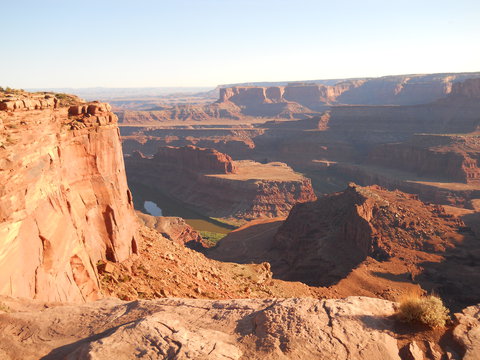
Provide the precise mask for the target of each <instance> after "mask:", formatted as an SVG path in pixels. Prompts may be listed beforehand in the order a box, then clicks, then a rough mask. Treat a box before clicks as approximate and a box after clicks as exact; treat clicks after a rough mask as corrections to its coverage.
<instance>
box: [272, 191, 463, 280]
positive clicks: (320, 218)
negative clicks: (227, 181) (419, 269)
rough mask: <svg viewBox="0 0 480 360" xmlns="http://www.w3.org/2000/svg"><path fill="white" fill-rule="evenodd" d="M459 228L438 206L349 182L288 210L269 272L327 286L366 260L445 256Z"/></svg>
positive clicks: (411, 196)
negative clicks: (421, 254)
mask: <svg viewBox="0 0 480 360" xmlns="http://www.w3.org/2000/svg"><path fill="white" fill-rule="evenodd" d="M462 226H464V224H463V223H462V221H461V220H459V219H456V218H453V217H451V216H447V215H446V214H445V211H444V210H443V208H442V207H439V206H434V205H425V204H424V203H422V202H421V201H419V200H417V198H416V196H415V195H410V194H405V193H401V192H399V191H396V192H389V191H386V190H385V189H382V188H380V187H378V186H371V187H365V188H362V187H359V186H356V185H354V184H351V185H350V186H349V187H348V188H347V189H346V190H345V191H344V192H341V193H335V194H331V195H327V196H325V197H323V198H320V199H318V200H317V201H316V202H312V203H306V204H299V205H296V206H295V207H294V208H293V209H292V211H291V212H290V215H289V216H288V218H287V220H286V221H285V223H284V224H283V225H282V226H281V228H280V229H279V231H278V233H277V234H276V235H275V239H274V242H273V245H272V250H273V249H274V250H275V251H277V252H278V253H279V255H278V260H277V262H276V263H273V264H272V269H273V271H274V273H275V274H276V275H277V276H279V277H280V278H284V279H287V280H297V281H303V282H306V283H307V284H310V285H317V286H318V285H323V286H328V285H332V284H335V283H336V282H338V281H339V280H340V279H342V278H344V277H345V276H346V275H347V274H348V273H349V272H350V271H352V269H354V268H355V267H357V266H358V265H359V264H360V263H361V262H362V261H364V260H365V259H366V258H367V257H371V258H373V259H376V260H377V261H386V260H388V259H390V258H392V257H402V256H403V257H404V259H409V258H412V254H413V253H415V252H417V254H416V255H415V256H414V258H415V257H416V256H419V254H420V253H419V252H420V251H423V252H426V253H428V252H443V251H445V250H446V249H447V248H449V247H451V246H453V244H454V243H452V242H451V240H449V239H453V238H455V237H457V238H458V236H459V235H458V231H459V229H461V227H462ZM455 234H457V235H455ZM416 261H418V260H416Z"/></svg>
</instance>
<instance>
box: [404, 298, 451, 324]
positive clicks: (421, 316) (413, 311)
mask: <svg viewBox="0 0 480 360" xmlns="http://www.w3.org/2000/svg"><path fill="white" fill-rule="evenodd" d="M397 316H398V318H399V319H400V320H401V321H404V322H420V323H422V324H425V325H427V326H429V327H431V328H436V327H442V326H445V324H446V322H447V320H448V319H449V316H448V309H447V308H446V307H445V306H444V305H443V302H442V300H441V299H440V298H438V297H436V296H432V295H430V296H407V297H405V298H403V299H402V300H400V304H399V308H398V311H397Z"/></svg>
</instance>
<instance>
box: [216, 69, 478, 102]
mask: <svg viewBox="0 0 480 360" xmlns="http://www.w3.org/2000/svg"><path fill="white" fill-rule="evenodd" d="M479 77H480V74H479V73H465V74H462V73H460V74H454V73H452V74H431V75H398V76H384V77H380V78H369V79H356V80H349V79H346V80H338V81H336V82H335V83H333V84H332V83H331V81H322V80H318V81H315V82H309V83H301V82H297V83H289V84H286V85H279V86H269V87H268V86H241V85H238V86H231V87H224V88H220V97H219V103H224V102H232V103H234V104H236V105H238V106H252V105H255V104H257V105H258V104H260V103H271V102H281V101H284V102H285V101H291V102H297V103H299V104H301V105H304V106H307V107H309V108H313V109H315V108H317V107H318V106H319V105H325V104H349V105H416V104H427V103H430V102H433V101H436V100H438V99H441V98H443V97H445V96H446V95H448V94H449V93H450V92H452V88H453V91H454V92H459V91H468V92H470V95H471V91H473V92H475V90H474V89H475V85H473V83H474V82H475V81H478V78H479ZM470 79H473V81H472V82H470V81H471V80H470ZM463 80H467V81H469V82H467V83H466V84H465V85H460V86H459V85H457V83H459V82H461V81H463ZM466 88H469V89H470V90H465V89H466Z"/></svg>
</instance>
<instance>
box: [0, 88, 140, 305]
mask: <svg viewBox="0 0 480 360" xmlns="http://www.w3.org/2000/svg"><path fill="white" fill-rule="evenodd" d="M0 104H1V105H0V108H1V109H3V110H1V111H0V184H1V187H0V247H1V251H0V294H4V295H10V296H19V297H26V298H37V299H42V300H49V301H85V300H92V299H95V298H97V297H98V296H99V283H98V275H97V271H96V267H95V265H96V263H97V261H99V260H110V261H122V260H125V259H126V258H127V257H129V256H130V255H131V254H132V253H134V252H135V251H136V240H135V232H136V218H135V214H134V209H133V202H132V197H131V194H130V191H129V189H128V187H127V182H126V177H125V170H124V163H123V157H122V150H121V144H120V138H119V132H118V128H117V124H116V122H117V121H116V116H115V115H114V114H113V113H112V112H110V108H109V105H108V104H102V103H97V102H94V103H88V104H84V103H82V102H81V101H80V100H79V99H78V98H74V97H70V96H66V95H63V94H61V95H58V96H56V95H54V94H27V93H21V94H16V95H15V97H12V96H10V97H5V98H2V99H0ZM67 104H69V105H67Z"/></svg>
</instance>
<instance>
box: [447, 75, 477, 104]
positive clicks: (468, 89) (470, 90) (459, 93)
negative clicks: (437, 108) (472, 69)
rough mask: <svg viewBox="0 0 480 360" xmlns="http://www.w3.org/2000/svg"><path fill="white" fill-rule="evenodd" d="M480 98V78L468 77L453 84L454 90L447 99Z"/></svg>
mask: <svg viewBox="0 0 480 360" xmlns="http://www.w3.org/2000/svg"><path fill="white" fill-rule="evenodd" d="M462 98H464V99H472V100H474V99H477V100H478V99H480V78H475V79H467V80H465V81H462V82H458V83H455V84H453V86H452V91H451V93H450V95H449V96H448V98H447V99H446V100H447V101H455V100H456V101H458V100H459V99H462Z"/></svg>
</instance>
